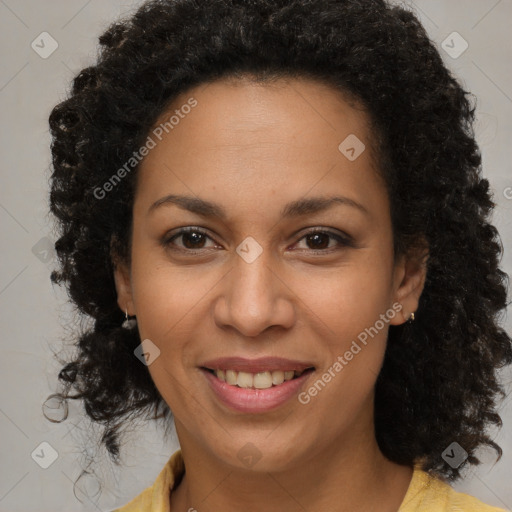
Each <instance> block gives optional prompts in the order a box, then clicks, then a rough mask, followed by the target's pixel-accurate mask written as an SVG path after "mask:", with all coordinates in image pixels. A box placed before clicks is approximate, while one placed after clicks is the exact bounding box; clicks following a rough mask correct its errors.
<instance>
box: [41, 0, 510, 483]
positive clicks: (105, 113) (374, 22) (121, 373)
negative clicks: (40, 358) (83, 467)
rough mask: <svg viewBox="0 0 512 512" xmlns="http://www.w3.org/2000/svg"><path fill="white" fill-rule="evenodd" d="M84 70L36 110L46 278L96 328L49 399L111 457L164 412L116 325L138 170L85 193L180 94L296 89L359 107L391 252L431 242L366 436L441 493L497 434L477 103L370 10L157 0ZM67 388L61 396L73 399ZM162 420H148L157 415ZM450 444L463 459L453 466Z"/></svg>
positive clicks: (492, 261)
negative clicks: (40, 123)
mask: <svg viewBox="0 0 512 512" xmlns="http://www.w3.org/2000/svg"><path fill="white" fill-rule="evenodd" d="M99 43H100V49H99V54H98V57H97V61H96V63H95V64H94V65H93V66H90V67H86V68H85V69H83V70H82V71H80V73H79V74H78V75H77V76H76V77H75V78H74V80H73V83H72V89H71V91H70V92H69V94H68V95H67V97H66V99H65V100H64V101H62V102H60V103H59V104H58V105H56V106H55V107H54V108H53V110H52V112H51V115H50V118H49V124H50V129H51V135H52V145H51V152H52V175H51V178H50V181H51V190H50V197H49V202H50V210H51V212H52V214H53V215H54V216H55V218H56V220H57V224H58V229H59V237H58V240H57V241H56V243H55V249H56V252H57V256H58V270H54V271H53V272H52V274H51V280H52V282H54V283H56V284H61V283H63V284H65V286H66V289H67V291H68V295H69V297H70V300H71V302H72V303H73V304H74V305H75V307H76V310H77V312H78V313H79V314H80V315H82V316H84V315H85V316H87V317H90V318H91V319H92V320H93V323H91V325H90V327H89V328H88V329H83V330H82V331H81V332H80V333H77V334H76V348H77V352H76V355H75V357H74V358H73V360H71V361H69V362H67V363H66V364H65V366H64V367H63V368H62V369H61V371H60V373H59V375H58V378H59V381H60V382H61V384H62V386H63V388H62V389H61V391H60V392H59V393H57V394H54V395H51V396H52V397H58V398H60V399H62V400H68V399H79V400H81V401H83V406H84V409H85V412H86V414H87V415H88V416H89V418H90V419H91V420H92V421H94V422H96V423H99V424H102V425H103V426H104V434H103V437H102V439H101V442H102V443H103V444H104V446H105V447H106V448H107V450H108V452H109V455H110V457H111V458H112V460H114V461H115V462H116V464H118V463H119V448H120V442H119V439H120V435H121V433H122V428H123V426H124V425H126V424H127V422H128V421H129V420H130V419H132V420H133V419H135V418H140V417H142V415H143V414H146V415H147V417H148V418H149V419H163V420H164V422H167V421H169V419H170V417H171V416H172V412H171V411H170V409H169V407H168V406H166V404H165V402H164V400H163V398H162V396H161V395H160V393H159V392H158V390H157V388H156V387H155V385H154V383H153V381H152V379H151V377H150V374H149V372H148V370H147V367H146V366H145V365H144V364H141V362H140V361H139V359H138V358H137V357H135V355H134V350H135V349H136V348H137V347H138V345H140V343H141V339H140V337H139V333H138V331H137V329H136V328H135V329H123V328H122V327H121V323H122V321H123V319H124V313H123V312H122V311H121V310H120V308H119V307H118V304H117V294H116V289H115V282H114V277H113V273H114V268H115V264H116V261H123V262H127V263H129V262H130V251H131V227H132V207H133V200H134V193H135V180H136V176H137V166H135V167H134V168H133V170H132V171H131V172H129V173H127V175H126V177H124V178H123V179H122V180H120V181H119V183H117V184H116V186H115V187H113V189H112V191H110V192H109V194H108V196H107V197H106V198H103V199H99V198H98V197H97V196H98V194H97V193H96V194H95V191H97V189H98V187H100V186H101V185H102V184H103V183H105V182H107V181H108V180H109V178H111V177H112V175H113V174H114V173H115V171H116V170H117V169H119V168H120V167H122V166H123V164H125V162H127V161H128V160H129V159H130V158H131V157H132V156H133V154H134V151H136V150H137V149H138V148H140V147H141V146H142V145H143V143H144V141H145V140H146V139H147V137H148V134H149V132H150V130H151V128H152V127H153V126H154V123H155V122H156V120H157V119H159V116H161V115H162V113H163V112H165V111H166V109H167V108H168V106H169V105H170V103H171V102H172V101H173V99H174V98H176V97H177V96H178V95H179V94H182V93H184V92H187V91H188V90H189V89H191V88H192V87H194V86H197V85H200V84H203V83H208V82H213V81H215V80H219V79H221V78H233V77H235V78H241V77H246V76H249V77H252V79H254V80H260V81H262V82H265V81H270V80H272V79H279V78H290V77H291V78H301V77H304V78H310V79H314V80H318V81H320V82H323V83H327V84H330V85H331V86H332V87H335V88H336V89H337V90H339V91H340V94H345V95H347V96H348V97H352V98H356V99H357V100H358V101H359V102H360V104H362V105H364V107H365V109H366V110H367V111H368V115H369V117H370V119H371V123H372V127H373V129H372V136H373V137H374V140H373V141H371V142H372V145H374V146H375V149H376V151H377V154H378V162H379V169H378V172H379V174H381V175H382V176H383V178H384V181H385V184H386V187H387V191H388V193H389V198H390V204H391V212H390V213H391V221H392V228H393V244H394V249H395V255H398V254H408V253H410V252H411V251H412V250H414V249H415V248H417V247H419V246H420V245H421V240H426V242H427V243H428V250H429V253H428V261H427V262H426V265H427V276H426V281H425V286H424V289H423V292H422V295H421V297H420V301H419V306H418V310H417V312H416V321H415V322H413V323H405V324H402V325H400V326H390V328H389V334H388V344H387V348H386V353H385V356H384V363H383V366H382V369H381V371H380V374H379V375H378V378H377V381H376V385H375V432H376V439H377V442H378V445H379V447H380V449H381V451H382V452H383V454H384V455H385V456H386V457H387V458H388V459H390V460H391V461H394V462H396V463H398V464H407V465H410V466H411V465H413V464H418V463H420V464H421V468H422V469H424V470H425V471H429V472H431V473H433V474H435V475H436V476H438V477H439V478H442V479H446V480H449V481H453V480H456V479H458V478H460V476H461V474H460V471H461V469H463V468H464V467H466V466H467V465H468V464H481V461H480V460H479V459H478V458H477V456H476V454H475V452H476V450H477V449H478V448H480V447H483V446H485V445H487V446H490V447H492V448H493V449H494V450H495V451H496V452H497V453H498V460H499V459H500V458H501V455H502V449H501V448H500V446H499V445H497V444H496V443H495V442H494V441H493V440H492V439H491V438H490V437H489V433H488V432H487V429H488V428H489V427H491V426H493V425H494V426H499V427H501V426H502V420H501V417H500V415H499V414H498V410H497V407H498V404H497V396H498V395H501V396H502V397H504V396H505V393H504V391H503V388H502V387H501V385H500V383H499V376H498V369H500V368H502V367H504V366H505V365H509V364H511V363H512V340H511V338H510V337H509V336H508V335H507V333H506V332H505V331H504V329H502V328H501V327H500V326H499V322H500V320H501V319H500V312H502V310H504V309H505V308H506V306H507V292H508V280H507V279H508V278H507V275H506V274H505V273H504V272H503V271H502V270H500V268H499V264H500V259H501V254H502V250H503V247H502V245H501V240H500V237H499V233H498V231H497V230H496V228H495V227H494V226H493V225H492V224H491V223H490V222H491V221H490V216H491V214H492V211H493V208H494V206H495V203H494V202H493V201H492V194H491V192H490V190H489V182H488V180H487V179H483V178H482V177H481V154H480V151H479V148H478V145H477V143H476V140H475V135H474V129H473V122H474V112H475V109H476V106H475V104H474V103H473V101H472V100H473V99H474V97H473V95H471V94H470V93H469V92H467V91H465V90H464V89H463V87H462V86H461V85H460V84H459V82H458V81H457V79H456V78H455V77H454V76H453V75H452V73H451V72H450V71H449V70H448V69H447V68H446V67H445V65H444V64H443V60H442V58H441V56H440V55H439V53H438V51H437V50H436V47H435V44H434V43H433V42H432V41H431V40H430V39H429V37H428V35H427V33H426V31H425V29H424V27H423V26H422V25H421V23H420V22H419V21H418V19H417V18H416V16H415V15H414V13H412V12H411V11H409V10H407V9H405V8H404V7H401V6H398V5H393V4H390V3H388V2H386V1H384V0H314V1H313V0H203V1H201V2H199V1H196V0H159V1H150V2H147V3H145V4H143V5H142V6H141V7H140V8H139V9H138V10H137V11H136V12H135V13H132V15H131V16H129V17H127V18H126V19H123V20H121V21H118V22H116V23H114V24H112V25H111V26H110V27H109V28H108V29H107V30H106V31H105V32H104V33H103V35H101V36H100V38H99ZM71 391H74V392H75V393H74V394H72V393H71ZM159 411H160V414H159ZM454 441H456V442H457V443H459V445H461V446H462V447H463V448H464V450H465V451H466V452H467V454H468V457H467V459H466V460H465V461H464V462H463V463H462V464H461V465H460V466H459V467H457V468H456V467H452V466H451V465H449V464H447V463H446V462H445V461H444V460H443V458H442V453H443V451H444V450H445V449H446V448H447V447H448V446H449V445H450V444H451V443H452V442H454Z"/></svg>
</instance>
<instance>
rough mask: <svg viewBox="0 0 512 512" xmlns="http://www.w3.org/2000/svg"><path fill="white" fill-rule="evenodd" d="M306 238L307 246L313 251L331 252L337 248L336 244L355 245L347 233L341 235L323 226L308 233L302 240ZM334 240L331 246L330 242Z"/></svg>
mask: <svg viewBox="0 0 512 512" xmlns="http://www.w3.org/2000/svg"><path fill="white" fill-rule="evenodd" d="M302 240H304V241H305V243H306V245H307V247H306V249H310V250H312V251H313V252H331V251H332V250H333V249H334V250H336V245H337V246H338V247H339V246H342V247H347V246H348V247H353V246H354V244H353V242H352V240H351V238H350V237H349V236H348V235H346V236H343V235H340V234H339V233H334V232H332V231H327V230H325V229H322V228H318V229H314V230H312V231H309V232H308V233H306V234H305V235H304V236H303V237H302V238H301V239H300V240H299V242H300V241H302ZM333 240H334V242H335V243H334V245H331V246H329V244H330V242H331V241H333Z"/></svg>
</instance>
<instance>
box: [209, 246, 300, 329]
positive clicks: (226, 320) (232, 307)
mask: <svg viewBox="0 0 512 512" xmlns="http://www.w3.org/2000/svg"><path fill="white" fill-rule="evenodd" d="M267 253H268V251H263V253H262V254H261V255H260V256H259V257H258V258H256V259H255V260H254V261H252V262H248V261H246V260H244V258H242V257H240V256H239V255H238V254H236V255H235V257H234V267H233V269H232V270H231V271H230V272H228V274H227V275H226V276H225V277H224V279H223V280H222V284H221V286H222V288H221V293H220V295H219V297H218V300H217V301H216V303H215V309H214V318H215V322H216V324H217V326H219V327H221V328H226V327H232V328H234V329H236V330H237V331H239V333H240V334H242V335H243V336H247V337H256V336H258V335H259V334H261V333H262V332H263V331H265V330H266V329H269V328H270V327H276V328H277V327H281V328H286V329H289V328H290V327H291V326H292V325H293V323H294V321H295V307H294V294H293V291H292V290H291V289H290V286H289V285H287V283H286V278H284V276H282V275H280V273H279V269H278V265H277V264H275V262H274V264H272V261H271V258H270V256H269V257H267V256H266V254H267Z"/></svg>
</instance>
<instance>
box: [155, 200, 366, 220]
mask: <svg viewBox="0 0 512 512" xmlns="http://www.w3.org/2000/svg"><path fill="white" fill-rule="evenodd" d="M170 204H174V205H177V206H179V207H180V208H182V209H183V210H187V211H189V212H192V213H195V214H197V215H200V216H202V217H218V218H219V219H221V220H226V219H227V214H226V210H225V209H224V208H223V207H222V206H221V205H220V204H217V203H214V202H211V201H207V200H205V199H200V198H198V197H193V196H182V195H176V194H169V195H167V196H165V197H162V198H160V199H158V200H157V201H155V202H154V203H153V204H152V205H151V206H150V207H149V209H148V215H149V214H150V213H152V212H153V211H154V210H155V209H157V208H158V207H160V206H163V205H170ZM336 204H342V205H345V206H350V207H353V208H356V209H358V210H359V211H361V212H362V213H364V214H365V215H368V216H369V215H370V212H369V211H368V210H367V209H366V208H365V207H364V206H363V205H362V204H361V203H358V202H357V201H355V200H353V199H350V198H349V197H345V196H328V197H322V196H319V197H311V198H303V199H298V200H296V201H292V202H290V203H288V204H286V205H285V206H284V208H283V209H282V210H281V217H283V218H291V217H300V216H302V215H308V214H313V213H318V212H322V211H325V210H327V209H329V208H331V207H332V206H334V205H336Z"/></svg>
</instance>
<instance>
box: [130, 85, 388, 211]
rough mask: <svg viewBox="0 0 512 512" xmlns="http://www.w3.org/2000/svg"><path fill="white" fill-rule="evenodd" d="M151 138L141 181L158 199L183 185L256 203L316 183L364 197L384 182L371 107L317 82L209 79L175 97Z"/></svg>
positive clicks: (144, 191)
mask: <svg viewBox="0 0 512 512" xmlns="http://www.w3.org/2000/svg"><path fill="white" fill-rule="evenodd" d="M192 105H193V106H192ZM149 136H150V137H151V138H152V139H153V141H154V147H153V149H151V151H150V152H149V154H148V155H147V156H146V157H145V159H144V161H143V162H142V164H141V166H140V169H139V176H138V186H137V191H138V196H139V197H140V196H142V197H146V196H147V198H148V200H149V199H150V198H154V199H158V197H155V196H162V195H164V192H167V193H173V192H176V191H178V190H179V191H181V192H186V193H187V194H188V195H190V194H191V193H192V195H200V194H203V195H212V194H217V195H218V194H219V193H222V194H223V195H224V197H225V198H226V199H227V198H231V199H235V200H236V201H237V202H239V203H240V204H242V203H245V205H246V206H247V205H248V204H249V203H254V202H255V201H256V202H258V201H261V200H262V198H264V197H265V198H268V197H269V195H270V196H274V198H275V199H278V197H279V196H281V195H283V193H285V192H286V191H288V192H290V194H291V195H295V196H304V195H305V194H306V193H307V190H308V188H311V187H316V188H317V192H318V191H319V189H322V190H323V191H324V192H325V191H330V190H331V189H333V188H336V187H338V188H339V187H340V186H341V187H342V188H343V189H345V190H348V191H350V190H351V191H352V192H353V193H354V194H364V193H370V192H371V189H372V188H373V189H376V190H377V192H378V188H379V185H382V184H379V183H377V182H378V178H377V173H376V172H375V170H374V159H373V151H372V139H371V133H370V128H369V118H368V116H367V114H366V112H365V110H364V109H363V108H362V107H361V106H360V105H359V104H357V103H355V102H353V101H350V100H348V97H346V96H344V95H343V94H342V93H340V91H338V90H336V89H334V88H333V87H330V86H329V85H327V84H324V83H321V82H317V81H314V80H310V79H291V78H285V79H279V80H276V81H272V82H255V81H252V80H250V79H236V80H235V79H222V80H218V81H215V82H212V83H208V84H202V85H200V86H197V87H194V88H192V89H190V90H188V91H186V92H185V93H183V94H181V95H180V96H178V97H177V98H175V100H174V101H173V102H172V105H170V106H169V108H167V109H166V111H165V112H162V115H161V116H160V118H159V119H158V120H157V122H156V123H155V125H154V127H153V129H152V130H151V131H150V132H149ZM347 149H348V150H349V152H347ZM354 156H355V157H356V158H354ZM381 192H382V191H381ZM217 197H218V196H217ZM221 198H222V196H221Z"/></svg>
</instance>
